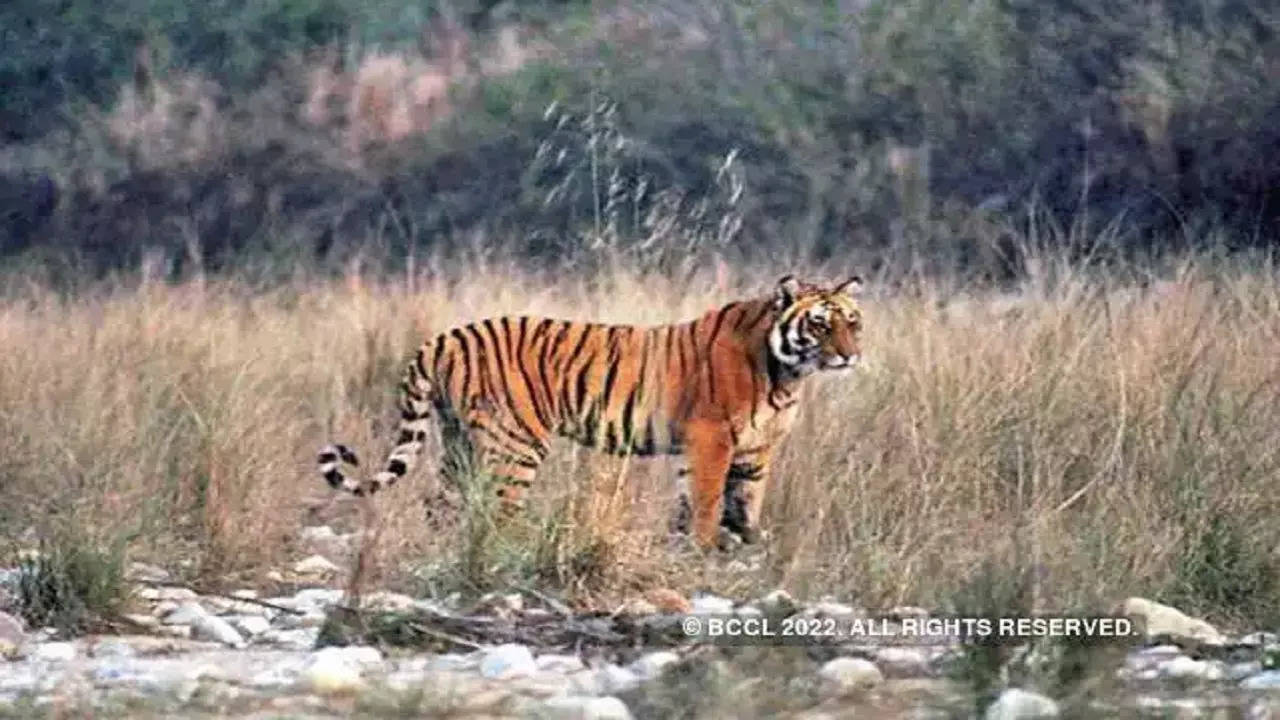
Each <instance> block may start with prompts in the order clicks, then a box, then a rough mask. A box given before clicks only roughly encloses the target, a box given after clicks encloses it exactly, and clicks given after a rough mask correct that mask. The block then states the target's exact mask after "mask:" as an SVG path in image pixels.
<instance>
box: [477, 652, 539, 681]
mask: <svg viewBox="0 0 1280 720" xmlns="http://www.w3.org/2000/svg"><path fill="white" fill-rule="evenodd" d="M537 671H538V664H537V663H536V662H534V660H533V653H530V652H529V648H527V647H525V646H524V645H516V644H507V645H499V646H497V647H495V648H492V649H489V650H486V651H485V653H484V656H483V658H482V659H481V660H480V674H481V675H483V676H484V677H487V678H490V679H495V678H511V677H528V676H530V675H533V674H534V673H536V672H537Z"/></svg>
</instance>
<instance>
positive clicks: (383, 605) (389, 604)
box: [362, 591, 418, 612]
mask: <svg viewBox="0 0 1280 720" xmlns="http://www.w3.org/2000/svg"><path fill="white" fill-rule="evenodd" d="M362 602H363V604H364V607H366V608H368V609H371V610H386V611H389V612H404V611H406V610H412V609H413V607H414V605H415V604H416V603H417V602H418V601H417V600H414V599H413V598H411V597H409V596H408V595H402V594H400V593H393V592H386V591H379V592H375V593H370V594H368V595H366V596H365V597H364V598H363V599H362Z"/></svg>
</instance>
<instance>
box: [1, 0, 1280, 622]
mask: <svg viewBox="0 0 1280 720" xmlns="http://www.w3.org/2000/svg"><path fill="white" fill-rule="evenodd" d="M1278 21H1280V15H1278V14H1277V13H1276V11H1275V10H1274V9H1273V8H1271V7H1269V6H1267V5H1266V4H1264V3H1251V2H1247V1H1246V0H1204V1H1203V2H1196V3H1191V2H1186V1H1185V0H1162V1H1160V2H1150V3H1141V4H1115V3H1104V2H1097V1H1091V0H1079V1H1074V0H1073V1H1067V0H1061V1H1055V2H1049V3H1045V2H1034V3H1033V2H1029V1H1026V2H1024V1H1023V0H976V1H975V2H968V3H960V4H957V3H950V4H947V3H934V2H926V1H925V0H902V1H899V2H877V1H872V0H836V1H834V2H825V3H808V4H803V5H796V4H794V3H783V2H775V1H773V0H765V1H763V2H755V3H743V2H737V1H736V0H662V1H660V2H652V3H644V4H640V3H631V4H629V3H625V2H617V3H615V2H598V3H591V4H587V3H580V2H550V1H549V0H548V1H547V2H543V3H537V2H511V1H509V2H500V3H494V2H491V1H488V0H478V1H477V2H474V3H467V2H460V3H454V4H449V5H447V4H443V3H436V2H389V1H386V0H371V1H370V0H366V1H362V2H354V1H350V0H266V1H263V2H254V3H249V2H240V1H238V0H220V1H219V2H207V3H185V2H177V1H176V0H111V1H110V2H106V3H101V2H88V1H87V0H58V1H57V2H53V1H51V0H15V1H13V2H8V3H5V4H3V6H0V33H2V34H3V37H4V41H5V46H6V48H7V50H6V52H5V53H4V56H3V57H0V93H3V94H2V95H0V97H2V99H3V102H2V103H0V130H2V131H3V132H2V133H0V142H2V143H3V144H0V222H2V223H3V228H2V229H3V232H2V233H0V258H3V263H4V268H5V270H6V272H5V273H4V274H3V282H4V287H3V288H0V291H2V295H3V304H2V305H0V343H3V345H4V347H6V348H9V349H10V350H11V351H10V352H6V353H4V354H3V355H0V457H3V458H4V462H3V463H0V535H3V537H4V538H5V540H6V541H7V543H8V546H9V547H10V548H12V549H14V550H15V552H16V551H17V550H19V549H30V548H39V547H45V548H52V549H53V550H51V551H50V552H49V553H46V555H45V556H44V557H48V558H54V560H52V561H47V562H45V563H44V564H43V565H40V566H39V573H38V575H39V577H40V578H41V580H40V581H39V583H38V587H34V586H33V588H34V589H31V591H30V592H29V593H28V595H29V596H30V597H32V598H34V600H33V604H32V605H31V607H30V608H28V610H29V614H30V615H32V617H52V615H50V613H51V612H52V610H53V609H55V608H59V607H62V606H65V605H66V604H67V603H66V602H64V601H63V600H62V598H64V596H69V595H74V596H76V597H80V596H99V595H101V596H104V597H106V596H109V595H110V589H111V588H112V587H113V582H114V581H113V578H112V577H110V575H111V573H102V574H101V577H98V576H94V577H88V578H85V577H84V573H83V572H81V571H80V570H77V568H84V567H94V568H108V569H110V568H115V569H116V570H119V569H120V568H121V567H123V564H122V563H121V562H120V559H121V558H123V557H124V556H125V555H128V556H130V557H134V558H139V559H142V558H146V559H152V560H154V561H157V562H160V563H161V564H164V565H166V566H168V567H170V569H172V570H173V571H175V572H177V573H178V574H179V575H180V576H181V577H185V578H189V579H192V580H196V581H199V582H201V583H206V584H207V583H213V582H229V581H231V580H232V579H238V578H241V577H244V576H261V575H263V574H264V573H265V572H266V571H267V570H269V569H271V568H275V567H278V566H279V565H280V563H282V562H283V561H284V559H285V558H286V557H287V556H288V555H289V554H290V553H291V552H292V551H293V550H295V549H296V548H297V547H298V542H297V541H298V531H299V528H300V527H301V526H303V525H306V524H313V523H318V522H329V523H333V524H335V525H336V526H339V527H340V528H347V529H353V528H355V527H356V526H357V524H358V523H357V520H358V517H357V512H356V509H355V507H354V506H352V505H351V504H350V502H349V501H348V500H344V499H340V498H335V496H333V495H331V494H329V492H328V490H327V488H324V487H322V486H321V483H320V482H319V480H317V479H316V478H315V476H314V469H313V467H312V463H313V460H314V452H315V449H316V448H317V447H318V446H319V445H320V444H321V443H323V442H325V441H327V440H329V439H331V438H346V439H350V440H352V441H353V442H354V443H355V444H356V445H357V446H359V447H360V448H361V449H362V450H363V451H364V455H366V456H368V457H370V458H372V457H375V456H377V454H378V453H379V452H381V451H382V450H384V449H385V448H386V445H387V440H388V438H387V437H386V435H387V433H388V431H389V430H388V428H390V422H391V421H392V419H393V417H392V413H391V407H392V405H391V393H392V392H393V388H394V381H395V375H396V373H397V372H398V368H399V367H400V365H401V363H402V362H403V357H404V356H405V355H406V353H408V352H409V350H410V349H411V348H412V347H413V345H414V344H415V343H416V342H418V341H419V339H420V338H421V336H423V335H424V334H426V333H427V332H429V331H437V330H441V329H443V328H445V327H447V326H449V325H450V324H452V323H455V322H460V321H463V320H468V319H473V318H476V317H479V316H483V315H488V314H497V313H507V312H512V311H516V310H519V311H525V312H540V313H547V314H554V315H558V316H564V317H579V318H581V317H585V316H584V310H583V308H591V312H590V316H591V317H592V318H593V319H598V320H612V321H625V322H666V321H673V320H677V319H685V318H688V317H691V316H693V315H695V314H697V313H699V312H701V311H703V310H705V309H707V308H708V307H710V306H712V305H714V304H715V303H719V302H723V301H726V300H728V299H730V298H734V297H738V296H740V295H741V294H743V293H748V292H759V291H761V290H762V289H763V288H766V287H768V286H769V285H770V284H771V283H772V282H773V281H774V280H775V279H776V277H777V276H778V275H780V274H781V273H782V272H786V271H799V272H801V273H804V274H806V275H811V276H826V277H829V278H836V277H841V276H844V275H845V274H846V273H847V272H849V271H850V270H853V269H857V270H858V271H859V272H861V273H863V274H864V275H867V276H868V277H869V278H871V279H872V286H873V287H874V288H875V293H876V294H875V296H874V297H873V298H872V299H871V300H870V301H869V308H870V309H869V317H870V322H869V333H870V337H869V338H868V340H867V347H868V348H869V357H870V369H869V370H868V371H867V372H864V373H859V374H857V375H854V376H850V377H844V378H838V379H837V378H831V379H825V380H823V381H821V382H818V383H814V386H813V387H811V388H810V389H809V391H808V392H809V393H810V397H809V403H808V405H809V407H808V409H807V411H806V415H805V419H804V421H803V424H802V425H801V427H800V428H799V429H798V431H797V432H796V434H795V436H794V438H793V439H792V441H791V442H790V444H789V445H788V446H787V449H786V451H785V453H784V454H783V456H782V458H781V459H780V462H779V465H778V476H777V477H778V480H777V481H776V482H775V484H774V487H773V490H772V492H771V494H770V498H769V503H768V508H767V510H766V518H767V522H768V524H769V525H771V526H772V527H773V528H774V530H775V537H774V538H773V539H772V540H771V541H770V543H768V545H767V546H766V548H765V549H764V555H763V556H762V557H759V558H754V559H752V560H750V561H741V562H738V563H737V564H735V563H734V562H732V561H723V560H721V559H712V560H707V559H705V558H702V557H700V556H697V555H694V554H688V553H685V552H683V551H681V550H679V549H677V548H673V547H672V546H671V545H670V544H669V542H668V538H667V537H666V534H665V532H664V531H663V529H664V528H665V527H666V518H667V517H668V514H669V513H670V511H671V509H672V507H673V505H672V498H671V493H672V486H671V483H670V478H671V475H672V468H671V467H670V466H669V464H668V463H666V461H657V462H640V461H630V462H624V463H621V464H619V463H615V462H612V461H605V460H602V459H600V458H596V457H594V456H592V455H591V454H590V453H584V452H579V451H574V450H572V449H569V448H567V447H566V448H561V449H559V450H558V451H557V454H556V455H555V457H554V458H553V460H552V462H551V465H550V467H549V468H548V469H547V471H546V472H544V474H543V479H542V481H541V482H540V483H539V486H538V490H537V491H536V492H535V495H536V496H537V503H538V506H537V508H536V511H535V512H534V513H532V514H531V516H530V517H529V518H528V519H527V521H526V522H525V523H524V524H523V525H519V526H517V527H515V528H508V529H504V530H497V529H495V528H494V527H492V526H491V525H490V524H488V520H487V517H488V516H487V514H486V513H485V512H483V509H484V508H483V507H480V506H478V505H476V504H474V503H472V502H471V501H470V500H468V498H469V497H472V496H475V497H484V496H485V494H484V493H470V494H468V493H467V492H464V493H462V498H461V505H460V510H459V512H457V513H454V514H453V515H452V516H451V517H448V518H445V519H443V520H441V519H434V520H430V521H427V520H425V519H424V509H423V507H422V506H421V505H420V504H419V503H417V502H409V501H408V500H409V499H415V500H416V499H417V498H420V497H424V496H427V495H431V494H432V493H434V492H436V490H437V488H435V486H434V482H435V481H434V479H433V478H434V477H435V473H434V472H432V470H433V468H434V465H433V463H434V462H435V460H434V452H433V451H432V450H431V449H429V450H428V455H429V456H432V460H431V461H430V462H428V464H427V471H426V472H423V473H421V474H419V475H417V476H415V478H414V479H413V480H412V481H410V482H409V483H408V484H407V485H405V486H403V487H397V489H396V490H395V491H394V492H396V493H399V494H401V495H402V496H403V497H404V498H405V499H406V501H404V502H394V503H388V504H387V506H386V507H385V508H384V511H383V513H384V514H383V516H382V517H381V519H380V526H381V527H382V528H383V532H382V533H381V534H380V535H379V536H378V539H377V541H376V545H375V547H374V551H373V555H372V564H371V566H370V568H369V573H370V575H369V577H370V578H371V579H372V580H373V581H375V582H387V583H390V584H394V585H398V586H401V587H408V588H411V589H414V590H415V591H419V592H425V593H434V594H442V593H447V592H452V591H455V590H465V591H478V590H483V589H485V588H487V587H493V586H510V585H521V586H538V587H542V588H544V589H549V590H550V591H553V592H555V593H556V594H561V595H564V596H566V597H568V598H570V599H572V600H574V601H576V602H581V603H584V604H590V603H596V602H601V603H604V602H612V601H614V600H619V599H621V598H625V597H632V596H636V595H638V594H642V593H643V591H644V589H645V588H649V587H654V586H658V585H668V586H674V587H678V588H680V589H682V590H695V589H713V590H715V591H717V592H721V593H728V594H735V595H737V594H743V593H747V592H754V591H756V590H761V589H769V588H772V587H776V586H779V585H782V586H785V587H787V588H788V589H790V590H792V591H794V592H796V593H797V594H800V595H804V596H810V597H815V596H819V595H823V594H831V595H836V596H839V597H840V598H841V599H842V600H849V601H853V602H861V603H865V604H867V605H869V606H887V605H892V604H898V603H914V604H920V605H926V606H930V607H943V608H948V607H950V608H952V609H963V607H970V606H973V603H975V602H978V603H980V602H981V600H980V599H979V600H974V599H973V598H974V593H977V594H978V595H979V596H980V595H982V593H994V594H996V595H1000V594H1001V593H1006V594H1008V595H1009V596H1011V597H1012V596H1017V597H1018V598H1019V601H1018V602H1019V603H1022V604H1024V605H1025V607H1027V608H1033V609H1043V610H1060V611H1067V610H1073V609H1074V610H1079V609H1086V608H1087V609H1098V608H1101V607H1104V606H1106V607H1107V609H1109V607H1110V604H1111V603H1114V602H1115V601H1117V600H1119V599H1121V598H1122V597H1124V596H1126V595H1132V594H1147V595H1152V596H1155V597H1156V598H1159V599H1164V600H1168V601H1171V602H1174V603H1175V604H1179V605H1180V606H1182V607H1184V608H1186V609H1190V610H1192V611H1202V612H1207V613H1210V614H1212V615H1213V616H1214V617H1215V618H1216V619H1219V620H1224V621H1239V622H1241V623H1245V622H1266V623H1271V624H1274V623H1275V622H1277V621H1280V618H1277V616H1276V608H1277V607H1280V604H1278V603H1277V600H1280V587H1277V584H1276V583H1277V580H1276V578H1277V577H1280V575H1278V574H1277V570H1280V557H1278V556H1277V548H1278V547H1280V526H1278V525H1277V524H1276V523H1275V521H1274V518H1275V517H1276V516H1277V513H1276V511H1277V509H1278V508H1277V506H1276V503H1277V499H1276V497H1277V496H1276V494H1275V492H1274V482H1275V478H1276V477H1280V456H1278V455H1277V451H1276V448H1277V447H1280V436H1278V435H1277V433H1280V417H1278V416H1277V412H1278V411H1277V408H1280V402H1278V401H1280V388H1278V387H1277V384H1276V383H1277V377H1280V376H1278V375H1277V372H1276V358H1275V348H1276V347H1277V343H1278V342H1280V290H1278V289H1277V287H1278V286H1277V280H1278V279H1280V277H1278V276H1277V267H1276V263H1275V259H1274V254H1273V251H1274V244H1275V241H1276V237H1277V230H1280V225H1278V224H1277V223H1278V222H1280V196H1278V195H1277V193H1276V192H1274V191H1275V189H1276V188H1277V187H1280V183H1278V182H1277V181H1278V180H1280V175H1278V173H1280V170H1277V167H1280V166H1277V165H1276V163H1275V162H1274V158H1275V151H1276V149H1277V148H1278V147H1280V114H1278V113H1280V85H1277V84H1276V83H1275V82H1274V78H1275V77H1277V76H1280V45H1278V44H1277V42H1276V31H1277V22H1278ZM624 477H625V478H626V480H625V481H624V480H623V478H624ZM464 490H466V489H465V488H464ZM813 508H823V510H822V512H821V514H820V515H819V516H818V517H817V518H815V517H813V513H812V509H813ZM78 548H79V549H83V548H91V549H92V553H87V554H86V553H85V552H76V550H77V549H78ZM58 558H67V560H66V562H65V563H62V564H61V565H59V562H61V561H58V560H57V559H58ZM86 558H88V559H86ZM752 563H754V565H752ZM115 574H116V575H118V572H116V573H115ZM77 578H79V579H77ZM77 588H79V589H77ZM966 603H967V604H966ZM72 614H73V615H74V617H68V618H65V620H66V622H68V623H70V624H84V622H85V620H84V619H83V617H82V616H83V615H85V613H83V612H80V610H77V611H76V612H74V613H72Z"/></svg>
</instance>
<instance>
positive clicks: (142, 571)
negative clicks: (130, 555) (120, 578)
mask: <svg viewBox="0 0 1280 720" xmlns="http://www.w3.org/2000/svg"><path fill="white" fill-rule="evenodd" d="M124 577H125V579H126V580H129V581H131V582H155V583H162V582H168V581H169V580H171V579H172V578H170V577H169V571H168V570H165V569H164V568H162V567H157V566H155V565H148V564H147V563H140V562H133V563H129V569H128V570H125V573H124Z"/></svg>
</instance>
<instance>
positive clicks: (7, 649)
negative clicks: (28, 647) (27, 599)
mask: <svg viewBox="0 0 1280 720" xmlns="http://www.w3.org/2000/svg"><path fill="white" fill-rule="evenodd" d="M24 627H25V626H24V625H23V623H22V620H20V619H18V618H16V617H14V616H13V615H10V614H9V613H6V612H0V651H2V652H0V654H9V653H12V652H15V651H17V649H18V648H19V647H22V643H23V642H25V641H26V638H27V634H26V632H25V631H24V630H23V628H24Z"/></svg>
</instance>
